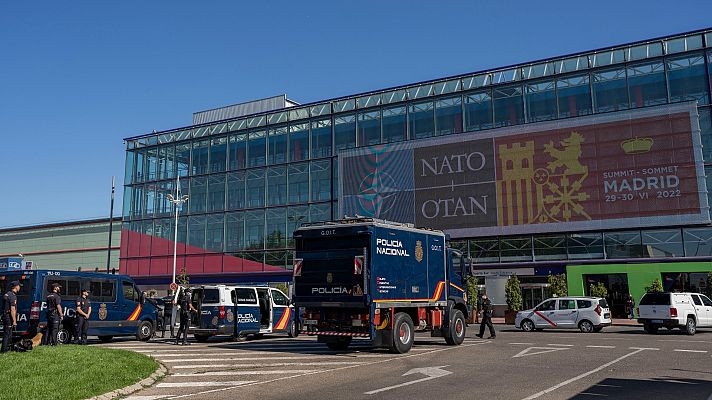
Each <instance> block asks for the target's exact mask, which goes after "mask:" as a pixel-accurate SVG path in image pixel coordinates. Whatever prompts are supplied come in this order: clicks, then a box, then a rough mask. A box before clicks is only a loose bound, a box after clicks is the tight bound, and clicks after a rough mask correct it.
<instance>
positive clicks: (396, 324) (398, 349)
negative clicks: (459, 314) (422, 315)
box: [390, 312, 464, 354]
mask: <svg viewBox="0 0 712 400" xmlns="http://www.w3.org/2000/svg"><path fill="white" fill-rule="evenodd" d="M463 322H464V320H463ZM414 341H415V328H414V327H413V320H412V319H411V318H410V315H408V314H406V313H404V312H400V313H398V314H396V316H395V318H394V320H393V343H392V344H391V346H390V350H391V352H393V353H397V354H403V353H407V352H409V351H410V348H411V347H413V342H414Z"/></svg>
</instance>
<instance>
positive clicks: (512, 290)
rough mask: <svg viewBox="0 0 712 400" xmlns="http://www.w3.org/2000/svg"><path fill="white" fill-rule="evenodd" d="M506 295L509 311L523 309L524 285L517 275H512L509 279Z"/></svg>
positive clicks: (505, 289)
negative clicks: (521, 284)
mask: <svg viewBox="0 0 712 400" xmlns="http://www.w3.org/2000/svg"><path fill="white" fill-rule="evenodd" d="M504 295H505V297H506V298H507V308H508V309H509V311H520V310H521V309H522V287H521V286H520V285H519V278H517V276H516V275H512V276H510V277H509V279H507V286H505V288H504Z"/></svg>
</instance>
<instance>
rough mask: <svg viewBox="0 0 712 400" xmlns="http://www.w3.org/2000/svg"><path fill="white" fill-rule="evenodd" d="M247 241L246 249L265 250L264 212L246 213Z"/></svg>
mask: <svg viewBox="0 0 712 400" xmlns="http://www.w3.org/2000/svg"><path fill="white" fill-rule="evenodd" d="M245 239H246V240H245V247H246V248H247V249H248V250H256V249H264V246H265V244H264V241H265V211H264V210H255V211H248V212H246V213H245Z"/></svg>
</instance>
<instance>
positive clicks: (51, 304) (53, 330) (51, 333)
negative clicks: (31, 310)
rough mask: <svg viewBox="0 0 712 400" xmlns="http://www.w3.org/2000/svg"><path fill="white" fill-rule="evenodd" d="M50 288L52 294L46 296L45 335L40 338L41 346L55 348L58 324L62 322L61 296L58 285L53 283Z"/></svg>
mask: <svg viewBox="0 0 712 400" xmlns="http://www.w3.org/2000/svg"><path fill="white" fill-rule="evenodd" d="M50 287H51V290H52V293H50V294H49V295H47V334H46V335H45V336H44V337H43V338H42V344H48V345H50V346H56V345H57V333H58V332H59V323H60V322H62V296H60V295H59V290H60V289H61V287H60V285H59V283H53V284H52V285H51V286H50Z"/></svg>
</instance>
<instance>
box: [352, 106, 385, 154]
mask: <svg viewBox="0 0 712 400" xmlns="http://www.w3.org/2000/svg"><path fill="white" fill-rule="evenodd" d="M357 120H358V125H357V127H358V138H357V141H358V142H357V143H358V145H359V146H370V145H374V144H379V143H381V112H380V111H370V112H360V113H358V118H357Z"/></svg>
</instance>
